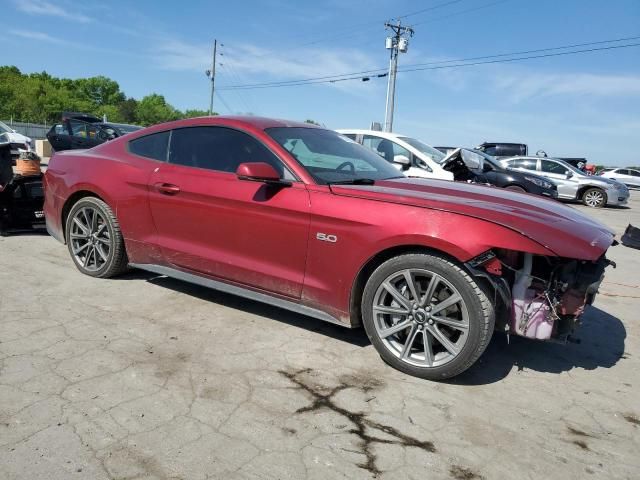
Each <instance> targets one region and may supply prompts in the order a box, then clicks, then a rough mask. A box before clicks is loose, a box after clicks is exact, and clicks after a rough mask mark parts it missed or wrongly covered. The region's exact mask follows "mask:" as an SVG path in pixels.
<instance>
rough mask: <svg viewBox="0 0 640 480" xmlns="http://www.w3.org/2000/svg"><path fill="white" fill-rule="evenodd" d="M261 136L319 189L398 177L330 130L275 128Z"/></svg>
mask: <svg viewBox="0 0 640 480" xmlns="http://www.w3.org/2000/svg"><path fill="white" fill-rule="evenodd" d="M265 132H266V133H267V134H268V135H269V136H270V137H271V138H273V139H274V140H275V141H276V142H278V143H279V144H280V145H281V146H282V147H283V148H284V149H285V150H287V151H288V152H289V153H290V154H291V155H292V156H293V158H295V159H296V160H297V161H298V163H300V164H301V165H302V166H303V167H304V168H305V169H306V170H307V171H308V172H309V173H310V174H311V175H312V176H313V178H314V179H315V180H316V181H317V182H318V183H320V184H323V185H326V184H327V183H335V182H349V181H352V180H357V179H363V178H366V179H371V180H386V179H389V178H398V177H402V175H401V174H400V172H399V171H398V170H397V169H396V168H395V167H394V166H392V165H391V164H390V163H388V162H386V161H385V160H384V159H383V158H381V157H380V156H379V155H377V154H376V153H374V152H373V151H372V150H369V149H368V148H366V147H363V146H362V145H359V144H358V143H356V142H354V141H353V140H351V139H350V138H347V137H345V136H344V135H340V134H339V133H337V132H334V131H332V130H324V129H321V128H305V127H276V128H267V129H266V130H265Z"/></svg>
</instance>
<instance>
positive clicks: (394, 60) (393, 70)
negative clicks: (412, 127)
mask: <svg viewBox="0 0 640 480" xmlns="http://www.w3.org/2000/svg"><path fill="white" fill-rule="evenodd" d="M384 26H385V28H387V29H390V30H392V31H393V36H391V37H387V39H386V42H385V47H386V48H387V50H390V52H391V57H390V59H389V78H388V80H387V105H386V108H385V113H384V131H385V132H391V131H392V130H393V110H394V108H395V103H396V74H397V72H398V55H399V54H400V53H406V52H407V49H408V48H409V38H408V37H407V34H408V35H409V37H412V36H413V28H411V27H403V26H402V25H401V23H400V20H398V23H397V24H395V25H394V24H392V23H389V22H387V23H385V24H384Z"/></svg>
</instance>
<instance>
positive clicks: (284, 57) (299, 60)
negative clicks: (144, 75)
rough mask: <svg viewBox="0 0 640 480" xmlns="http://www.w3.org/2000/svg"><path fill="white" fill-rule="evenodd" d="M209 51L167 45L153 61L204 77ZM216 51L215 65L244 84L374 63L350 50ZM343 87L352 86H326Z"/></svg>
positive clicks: (241, 48)
mask: <svg viewBox="0 0 640 480" xmlns="http://www.w3.org/2000/svg"><path fill="white" fill-rule="evenodd" d="M212 47H213V46H212V45H202V44H200V45H194V44H188V43H185V42H181V41H176V40H174V41H168V42H165V43H163V44H160V45H159V46H158V47H156V48H155V55H154V58H155V61H156V63H157V64H158V65H159V66H160V68H163V69H167V70H178V71H197V72H203V73H204V71H205V70H206V69H208V68H210V67H211V53H212V52H211V49H212ZM218 51H219V53H220V52H221V53H222V56H220V57H218V62H219V63H223V64H225V65H227V66H230V67H231V68H232V69H233V70H234V71H236V72H238V73H239V74H241V75H243V76H245V77H246V78H249V79H250V80H248V81H247V83H264V82H268V81H274V80H275V81H278V80H292V79H293V80H298V79H306V78H313V77H323V76H327V75H334V74H341V73H349V72H354V71H364V70H370V69H372V68H375V62H374V60H373V59H372V58H371V57H370V56H369V55H366V54H364V53H363V52H361V51H359V50H354V49H326V48H307V49H296V51H295V53H291V54H287V52H286V51H285V52H283V51H273V50H269V49H266V48H263V47H258V46H255V45H250V44H241V45H237V44H236V45H234V46H232V47H227V46H225V47H222V48H219V50H218ZM345 83H352V82H339V83H336V84H330V85H336V86H341V87H343V86H344V85H343V84H345ZM354 83H355V82H354ZM357 83H359V84H362V82H357Z"/></svg>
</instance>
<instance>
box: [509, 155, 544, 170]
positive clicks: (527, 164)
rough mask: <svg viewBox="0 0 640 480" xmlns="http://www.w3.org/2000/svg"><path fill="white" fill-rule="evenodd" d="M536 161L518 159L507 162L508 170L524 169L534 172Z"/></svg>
mask: <svg viewBox="0 0 640 480" xmlns="http://www.w3.org/2000/svg"><path fill="white" fill-rule="evenodd" d="M536 163H537V160H532V159H529V158H518V159H517V160H511V161H509V168H524V169H525V170H536Z"/></svg>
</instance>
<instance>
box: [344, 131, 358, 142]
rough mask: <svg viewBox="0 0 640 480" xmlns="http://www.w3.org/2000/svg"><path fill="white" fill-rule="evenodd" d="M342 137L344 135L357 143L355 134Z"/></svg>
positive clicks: (346, 134)
mask: <svg viewBox="0 0 640 480" xmlns="http://www.w3.org/2000/svg"><path fill="white" fill-rule="evenodd" d="M342 135H344V136H345V137H348V138H350V139H351V140H353V141H354V142H355V141H356V136H357V135H356V134H355V133H343V134H342Z"/></svg>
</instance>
